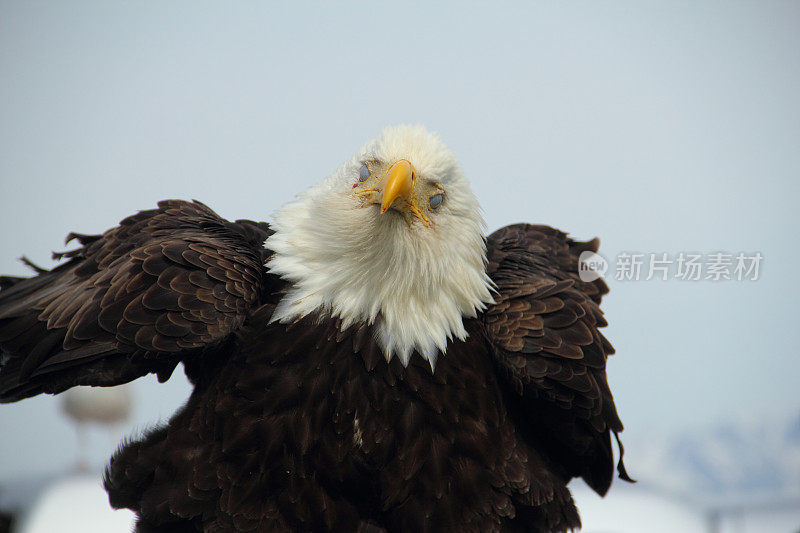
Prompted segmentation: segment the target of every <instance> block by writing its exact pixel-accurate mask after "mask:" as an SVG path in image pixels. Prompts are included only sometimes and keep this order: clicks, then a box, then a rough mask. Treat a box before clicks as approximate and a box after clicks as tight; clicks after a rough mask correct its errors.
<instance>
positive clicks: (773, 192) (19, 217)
mask: <svg viewBox="0 0 800 533" xmlns="http://www.w3.org/2000/svg"><path fill="white" fill-rule="evenodd" d="M798 28H800V4H797V3H793V2H757V3H756V2H719V3H708V2H705V3H700V2H686V3H680V2H669V3H649V2H624V3H621V2H604V3H597V2H585V3H563V2H560V3H555V2H549V3H538V4H533V5H525V6H524V7H521V6H518V5H517V4H499V3H492V4H489V3H486V4H473V3H466V4H465V3H459V4H452V5H440V6H435V7H434V6H429V5H425V4H423V3H416V4H415V3H403V4H402V5H398V6H395V7H387V6H384V5H382V4H381V5H378V4H377V3H358V4H347V5H346V7H342V6H341V5H339V4H337V5H333V4H322V3H319V4H303V5H301V4H298V3H281V4H277V5H268V4H266V3H262V2H254V3H235V4H231V3H224V4H211V3H198V2H170V3H168V4H167V5H164V4H162V3H157V2H150V3H107V2H70V3H59V2H49V3H48V2H38V3H27V2H26V3H23V2H3V3H2V4H0V180H1V182H0V183H2V188H1V189H0V190H1V191H2V194H0V227H2V228H3V229H2V232H0V250H2V254H0V272H2V273H7V274H21V273H24V269H23V267H22V266H21V265H20V264H19V263H18V262H17V261H16V258H17V257H19V256H20V255H22V254H23V253H24V254H27V255H28V256H29V257H31V258H32V259H34V260H35V261H37V262H40V263H42V264H44V265H49V264H50V263H49V260H48V257H49V252H50V250H53V249H61V246H62V244H61V243H62V239H63V237H64V235H65V234H66V233H67V232H68V231H71V230H73V231H79V232H101V231H103V230H105V229H107V228H109V227H111V226H112V225H114V224H116V223H117V222H118V221H119V220H120V219H121V218H124V217H125V216H127V215H129V214H131V213H133V212H135V211H137V210H139V209H146V208H151V207H153V206H154V205H155V203H156V202H157V201H158V200H160V199H163V198H187V199H191V198H196V199H199V200H202V201H204V202H206V203H208V204H209V205H210V206H211V207H212V208H214V209H215V210H217V211H218V212H219V213H220V214H221V215H223V216H225V217H228V218H252V219H259V220H269V218H270V214H271V213H272V212H273V211H274V210H275V209H276V208H277V207H279V206H280V205H282V204H283V203H285V202H286V201H288V200H289V199H291V197H292V196H293V195H294V194H296V193H297V192H299V191H300V190H302V189H304V188H305V187H307V186H309V185H311V184H312V183H314V182H316V181H318V180H319V179H321V178H323V177H324V176H325V175H326V174H327V173H329V172H331V171H332V170H334V169H335V168H336V167H337V166H338V165H339V164H340V163H341V162H342V161H343V160H345V159H346V158H347V157H349V156H350V154H351V153H352V152H353V151H355V150H356V149H357V148H358V147H359V146H360V145H361V144H362V143H363V142H364V141H365V140H367V139H369V138H371V137H373V136H375V135H376V134H377V133H378V132H379V131H380V129H381V127H383V126H384V125H387V124H396V123H402V122H415V123H416V122H420V123H424V124H426V125H427V126H428V127H429V128H431V129H433V130H436V131H438V132H439V133H440V134H441V136H442V138H443V139H444V141H445V142H446V143H447V144H448V145H449V146H450V147H451V148H452V149H453V151H454V152H455V153H456V154H457V155H458V156H459V158H460V160H461V163H462V166H463V168H464V171H465V173H466V174H467V176H468V177H469V178H470V180H471V181H472V184H473V188H474V189H475V191H476V193H477V194H478V196H479V199H480V200H481V202H482V204H483V207H484V209H485V212H486V219H487V222H488V224H489V228H490V230H494V229H496V228H498V227H500V226H502V225H505V224H508V223H512V222H517V221H530V222H537V223H546V224H550V225H553V226H556V227H558V228H561V229H563V230H565V231H568V232H570V233H572V234H573V235H574V236H576V237H577V238H591V237H593V236H595V235H597V236H599V237H600V238H601V239H602V247H601V252H602V253H603V254H604V255H605V256H606V257H609V258H613V257H614V256H616V255H617V254H618V253H620V252H621V251H638V252H644V253H647V252H657V253H660V252H668V253H670V254H673V255H674V254H677V253H678V252H681V251H695V252H703V253H710V252H716V251H729V252H734V253H736V252H740V251H744V252H756V251H759V252H761V253H762V254H763V256H764V262H763V264H762V270H761V279H759V280H758V281H756V282H719V283H713V282H707V281H699V282H687V281H676V280H671V281H667V282H661V281H652V282H618V281H616V280H614V279H613V278H612V279H610V280H609V284H610V286H611V289H612V293H611V295H610V296H609V297H608V298H607V300H606V301H605V302H604V309H605V311H606V314H607V317H608V319H609V321H610V323H611V326H610V327H609V328H607V335H608V336H609V338H610V339H611V341H612V343H613V344H614V345H615V347H616V348H617V352H618V353H617V355H616V356H615V357H614V358H613V359H612V360H611V362H610V364H609V376H610V381H611V385H612V388H613V390H614V392H615V394H616V397H617V405H618V407H619V410H620V414H621V416H622V418H623V421H624V422H625V424H626V426H627V429H626V431H625V435H624V437H625V440H626V442H629V446H628V447H629V449H631V448H632V447H634V448H635V446H636V445H637V443H642V445H646V438H647V436H648V434H649V432H651V431H665V430H666V431H669V430H670V429H672V428H674V429H676V430H677V429H680V428H686V427H697V426H702V425H706V424H709V423H713V422H715V421H717V420H721V419H725V418H731V417H736V416H739V415H740V414H742V413H747V414H753V413H755V414H761V413H763V415H764V416H769V415H770V414H771V413H774V412H779V413H785V412H789V411H795V412H796V411H798V409H800V395H798V393H797V384H796V382H797V379H798V374H800V372H799V371H800V363H798V353H797V348H796V343H795V342H794V337H795V335H794V331H795V330H796V329H797V328H796V326H795V323H794V320H796V316H795V314H796V303H795V302H796V301H797V298H798V296H800V294H798V292H800V291H798V287H799V286H800V284H798V282H797V279H796V278H795V277H794V276H795V272H796V265H798V264H800V252H798V248H797V245H796V242H797V237H796V235H797V231H798V229H800V228H798V215H797V207H796V203H797V201H798V198H800V194H798V193H800V185H799V184H798V183H799V180H798V178H800V146H799V145H800V99H798V94H800V32H799V31H798ZM793 313H795V314H793ZM135 390H136V391H137V392H138V393H139V396H138V398H137V402H138V403H137V410H136V416H135V420H134V425H136V426H137V427H140V428H141V427H143V426H144V425H145V424H147V423H149V422H154V421H155V420H157V419H158V418H159V416H160V417H161V418H162V419H163V418H166V417H167V416H168V415H169V413H170V412H171V410H172V409H173V408H174V407H175V406H177V405H179V404H180V402H181V401H182V399H183V398H185V397H186V395H187V391H188V388H187V385H186V383H185V380H183V379H173V382H171V383H170V384H168V385H160V386H159V385H155V384H154V380H152V379H149V380H143V381H140V382H137V384H136V387H135ZM0 427H2V428H3V431H2V433H3V438H2V439H0V482H2V480H3V479H8V478H12V477H21V476H26V475H32V474H34V473H42V472H45V471H48V470H52V469H58V468H65V467H66V466H67V465H68V464H70V462H71V460H72V458H73V457H74V449H75V444H74V436H73V435H72V433H71V430H70V428H69V426H68V425H67V424H66V423H65V422H64V421H63V420H61V418H60V417H59V415H58V401H57V400H54V399H53V398H49V397H48V398H38V399H34V400H30V401H26V402H23V403H21V404H18V405H10V406H8V405H7V406H0ZM97 440H99V441H102V440H103V439H97ZM113 446H114V442H112V441H109V442H107V443H96V444H95V445H94V447H93V452H92V453H93V459H94V461H95V462H96V463H97V464H98V465H99V464H102V462H103V461H104V460H105V459H106V458H107V455H108V453H109V450H110V449H112V448H113ZM632 453H634V452H632ZM631 470H632V471H634V472H635V465H631Z"/></svg>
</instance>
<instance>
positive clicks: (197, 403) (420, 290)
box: [0, 126, 629, 532]
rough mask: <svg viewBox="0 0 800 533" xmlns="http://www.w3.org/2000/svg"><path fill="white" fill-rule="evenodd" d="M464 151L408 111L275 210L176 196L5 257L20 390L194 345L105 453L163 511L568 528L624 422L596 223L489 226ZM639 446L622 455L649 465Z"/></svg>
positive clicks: (260, 524) (1, 298) (5, 336)
mask: <svg viewBox="0 0 800 533" xmlns="http://www.w3.org/2000/svg"><path fill="white" fill-rule="evenodd" d="M484 227H485V224H484V221H483V219H482V216H481V208H480V205H479V204H478V202H477V200H476V198H475V196H474V194H473V193H472V191H471V190H470V186H469V184H468V182H467V180H466V179H465V177H464V175H463V174H462V171H461V170H460V168H459V165H458V163H457V161H456V158H455V157H454V155H453V154H452V153H451V152H450V151H449V150H448V149H447V148H446V147H445V146H444V145H443V143H442V142H441V141H440V139H439V138H438V137H437V136H436V135H434V134H432V133H430V132H428V131H426V130H425V129H424V128H422V127H410V126H401V127H391V128H386V129H385V130H384V131H383V132H382V133H381V135H380V136H379V137H378V138H377V139H375V140H373V141H371V142H368V143H367V144H366V145H365V146H363V147H362V148H361V149H360V150H358V152H357V153H356V154H355V155H354V156H353V157H352V158H351V159H350V160H349V161H347V162H346V163H344V164H343V165H342V166H341V167H340V168H339V169H338V170H337V171H335V172H334V173H333V174H332V175H330V176H329V177H327V178H326V179H324V180H323V181H321V182H320V183H319V184H317V185H315V186H313V187H311V188H310V189H309V190H307V191H305V192H304V193H302V194H301V195H300V196H299V197H298V198H297V199H296V200H294V201H292V202H290V203H289V204H287V205H286V206H284V207H283V208H281V209H280V210H279V211H278V212H277V213H276V214H275V216H274V218H273V221H272V222H271V223H269V224H267V223H256V222H251V221H248V220H238V221H236V222H229V221H227V220H224V219H222V218H221V217H219V216H218V215H217V214H216V213H214V211H212V210H211V209H209V208H208V207H206V206H205V205H203V204H201V203H199V202H196V201H195V202H191V203H190V202H185V201H177V200H168V201H163V202H160V203H159V204H158V208H157V209H153V210H149V211H142V212H140V213H138V214H136V215H133V216H131V217H129V218H126V219H125V220H123V221H122V222H121V223H120V225H119V226H118V227H116V228H113V229H110V230H108V231H106V232H105V233H104V234H102V235H81V234H74V233H73V234H70V235H69V236H68V242H69V240H71V239H75V240H77V241H78V243H79V244H80V247H79V248H77V249H75V250H72V251H69V252H65V253H59V254H55V255H56V257H57V258H60V259H63V260H66V261H65V262H63V263H62V264H60V265H59V266H57V267H56V268H54V269H52V270H49V271H47V270H43V269H39V271H38V273H37V275H35V276H34V277H31V278H12V277H4V278H1V279H0V283H1V284H2V290H0V348H1V349H2V367H0V399H1V400H2V401H3V402H14V401H17V400H20V399H23V398H27V397H29V396H33V395H36V394H40V393H51V394H56V393H59V392H62V391H64V390H66V389H68V388H70V387H73V386H76V385H96V386H110V385H117V384H120V383H125V382H128V381H131V380H133V379H136V378H137V377H140V376H142V375H145V374H148V373H155V374H157V375H158V377H159V379H160V380H162V381H163V380H166V379H168V378H169V376H170V375H171V373H172V372H173V370H174V369H175V367H176V365H178V363H183V366H184V369H185V372H186V375H187V376H188V378H189V380H190V381H191V382H192V384H193V385H194V390H193V392H192V394H191V397H190V398H189V399H188V401H187V402H186V404H185V405H184V406H183V407H182V408H181V409H180V410H179V411H177V412H176V413H175V414H174V416H173V417H172V418H171V419H170V421H169V423H167V424H166V425H163V426H162V427H158V428H156V429H154V430H151V431H149V432H147V433H146V434H145V435H144V436H143V437H142V438H140V439H138V440H132V441H130V442H125V443H123V445H122V446H121V447H120V448H119V450H118V451H117V452H116V454H115V455H114V456H113V457H112V459H111V461H110V463H109V465H108V467H107V469H106V472H105V479H104V481H105V487H106V489H107V491H108V494H109V500H110V503H111V505H112V506H114V507H116V508H128V509H132V510H133V511H135V512H136V513H137V515H138V522H137V531H140V532H155V531H292V530H297V531H311V530H314V531H387V532H389V531H415V532H416V531H438V530H450V531H481V532H485V531H564V530H567V529H572V528H576V527H579V526H580V520H579V517H578V513H577V511H576V508H575V505H574V503H573V500H572V497H571V496H570V492H569V490H568V488H567V484H568V482H569V481H570V479H572V478H574V477H581V478H583V479H584V480H585V481H586V483H588V484H589V486H591V487H592V488H593V489H594V490H595V491H597V492H598V493H600V494H605V493H606V491H607V490H608V488H609V485H610V484H611V480H612V477H613V471H614V454H613V452H612V442H611V437H612V435H613V436H614V437H616V438H617V442H618V443H619V439H618V437H617V434H618V433H619V432H620V431H622V423H621V422H620V419H619V417H618V415H617V412H616V408H615V406H614V400H613V398H612V394H611V391H610V389H609V386H608V383H607V379H606V360H607V357H608V356H609V355H610V354H611V353H613V349H612V347H611V345H610V344H609V343H608V341H607V340H606V339H605V337H604V336H603V335H602V334H601V333H600V331H599V329H598V328H600V327H602V326H605V325H606V321H605V320H604V318H603V314H602V312H601V311H600V307H599V303H600V298H601V296H602V295H603V294H605V293H606V292H607V291H608V289H607V286H606V285H605V283H604V282H603V281H602V280H601V279H597V280H594V281H592V282H584V281H582V280H581V279H580V277H579V276H578V255H579V254H580V253H581V252H583V251H587V250H588V251H596V250H597V245H598V241H597V240H596V239H595V240H593V241H589V242H578V241H574V240H572V239H570V238H568V237H567V236H566V235H565V234H564V233H562V232H560V231H558V230H555V229H553V228H550V227H547V226H534V225H528V224H516V225H512V226H508V227H505V228H502V229H500V230H498V231H496V232H495V233H493V234H491V235H489V236H488V237H486V236H485V230H484ZM621 456H622V447H621V445H620V446H619V457H620V459H619V462H618V463H617V469H618V471H619V475H620V477H621V478H623V479H626V480H629V478H628V476H627V474H626V473H625V469H624V466H623V464H622V460H621Z"/></svg>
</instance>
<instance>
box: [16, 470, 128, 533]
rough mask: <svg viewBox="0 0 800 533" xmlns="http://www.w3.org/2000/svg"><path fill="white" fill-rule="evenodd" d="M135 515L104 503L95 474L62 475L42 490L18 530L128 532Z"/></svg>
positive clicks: (42, 532)
mask: <svg viewBox="0 0 800 533" xmlns="http://www.w3.org/2000/svg"><path fill="white" fill-rule="evenodd" d="M134 522H135V515H134V514H133V512H131V511H128V510H127V509H123V510H119V511H115V510H114V509H112V508H111V506H110V505H109V504H108V495H107V494H106V492H105V490H103V486H102V481H101V479H100V477H99V476H96V475H91V476H90V475H86V476H75V477H69V478H65V479H62V480H60V481H57V482H55V483H53V484H52V485H50V486H49V487H48V488H47V489H45V490H44V492H42V494H41V496H40V497H39V498H38V499H37V501H36V503H34V504H33V506H32V507H31V508H30V510H29V512H28V513H27V516H26V517H24V518H23V520H22V523H21V524H20V526H19V529H18V531H19V532H20V533H55V532H59V533H73V532H74V533H95V532H96V533H117V532H119V533H129V532H130V531H133V526H134Z"/></svg>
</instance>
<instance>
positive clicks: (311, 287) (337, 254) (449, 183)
mask: <svg viewBox="0 0 800 533" xmlns="http://www.w3.org/2000/svg"><path fill="white" fill-rule="evenodd" d="M400 159H406V160H408V161H409V162H410V163H411V164H412V165H413V167H414V168H415V170H416V172H417V174H418V175H419V176H420V177H422V178H423V179H427V180H431V181H434V182H436V183H438V184H440V185H441V187H442V188H443V189H444V198H445V200H444V202H442V205H441V206H440V207H439V208H438V209H436V210H435V212H432V213H431V214H430V221H431V224H430V225H429V226H427V227H426V226H424V225H423V224H422V223H420V222H419V221H418V220H416V221H414V222H413V223H412V224H411V225H409V224H408V223H407V222H406V220H405V219H404V218H403V217H402V216H397V214H396V213H390V212H387V213H385V214H381V213H380V209H379V208H378V206H369V207H364V206H363V203H362V202H361V201H359V199H357V198H356V197H355V196H354V195H353V185H354V184H355V183H357V182H358V181H359V180H358V178H359V170H360V168H361V166H362V164H363V163H364V162H365V161H381V162H384V163H386V164H391V163H392V162H394V161H397V160H400ZM272 228H273V229H274V230H275V233H274V234H273V235H272V236H270V237H269V239H267V241H266V244H265V246H266V247H267V248H268V249H270V250H272V251H273V252H274V255H273V256H272V257H271V258H270V260H269V261H268V263H267V266H268V268H269V271H270V272H271V273H274V274H277V275H279V276H281V277H283V278H284V279H286V280H288V281H289V282H291V283H292V288H291V290H290V291H289V292H288V294H286V296H285V297H284V298H283V299H282V301H281V302H280V304H279V305H278V307H277V309H276V310H275V312H274V314H273V316H272V318H271V321H273V322H274V321H280V322H291V321H293V320H295V319H298V318H301V317H303V316H305V315H307V314H309V313H313V312H317V311H321V312H322V313H326V314H329V315H331V316H334V317H340V318H341V319H342V328H343V329H344V328H346V327H348V326H350V325H352V324H357V323H366V324H375V326H376V331H377V341H378V343H379V345H380V346H381V348H382V349H383V351H384V355H385V356H386V358H387V360H388V359H391V357H393V356H395V355H396V356H398V357H399V358H400V360H401V361H402V363H403V364H404V365H406V364H408V361H409V359H410V357H411V354H412V353H413V351H414V350H416V351H417V352H418V353H419V354H420V355H422V356H423V357H424V358H425V359H427V360H428V361H429V362H430V364H431V367H432V368H433V367H434V365H435V363H436V358H437V356H438V354H439V352H441V353H445V352H446V349H447V342H448V340H450V339H452V338H456V339H459V340H464V339H465V338H466V336H467V332H466V330H465V329H464V325H463V318H464V317H474V316H476V314H477V312H478V311H480V310H483V309H484V308H485V307H486V304H487V303H490V302H492V297H491V294H490V290H491V280H490V279H489V277H488V276H487V274H486V244H485V240H484V229H485V223H484V221H483V217H482V215H481V208H480V205H479V204H478V201H477V200H476V198H475V195H474V194H473V193H472V190H471V189H470V187H469V183H468V182H467V180H466V179H465V178H464V176H463V175H462V173H461V170H460V168H459V166H458V162H457V161H456V158H455V156H454V155H453V153H452V152H450V151H449V150H448V149H447V148H446V147H445V146H444V144H443V143H442V141H441V140H440V139H439V137H438V136H436V135H435V134H433V133H430V132H428V131H427V130H425V128H423V127H420V126H415V127H412V126H397V127H388V128H385V129H384V130H383V132H382V133H381V135H380V136H379V137H378V138H377V139H375V140H373V141H370V142H368V143H367V144H366V145H364V146H363V147H362V148H361V149H360V150H359V151H358V152H356V154H355V155H354V156H353V157H352V158H351V159H350V160H349V161H348V162H346V163H345V164H344V165H342V166H341V167H340V168H339V169H338V170H337V171H336V172H334V173H333V174H332V175H330V176H328V177H327V178H325V179H324V180H322V181H321V182H320V183H318V184H317V185H315V186H313V187H311V188H310V189H308V190H307V191H305V192H304V193H302V194H301V195H299V196H298V198H297V200H295V201H293V202H291V203H289V204H287V205H286V206H284V207H283V208H281V209H280V210H279V211H278V212H277V213H276V215H275V220H274V222H273V223H272Z"/></svg>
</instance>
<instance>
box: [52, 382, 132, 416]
mask: <svg viewBox="0 0 800 533" xmlns="http://www.w3.org/2000/svg"><path fill="white" fill-rule="evenodd" d="M61 400H62V403H61V407H62V409H63V411H64V413H66V414H67V416H69V417H70V418H71V419H73V420H74V421H76V422H77V423H78V424H83V423H86V422H96V423H98V424H109V425H113V424H118V423H121V422H124V421H125V420H127V419H128V417H129V416H130V414H131V407H132V405H133V397H132V395H131V391H130V388H129V386H128V385H119V386H117V387H73V388H71V389H69V390H67V391H66V392H64V393H62V394H61Z"/></svg>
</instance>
